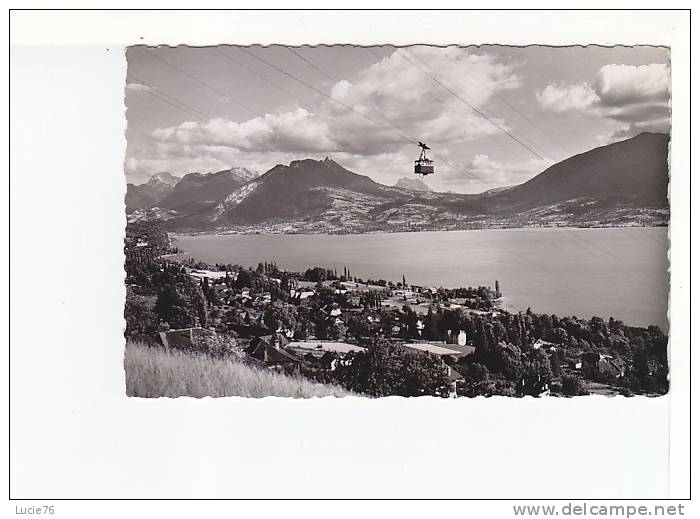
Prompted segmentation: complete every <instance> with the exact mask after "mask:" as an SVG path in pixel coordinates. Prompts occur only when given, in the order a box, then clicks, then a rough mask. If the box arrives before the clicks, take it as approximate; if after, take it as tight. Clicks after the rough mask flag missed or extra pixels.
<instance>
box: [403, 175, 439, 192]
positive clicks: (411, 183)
mask: <svg viewBox="0 0 700 519" xmlns="http://www.w3.org/2000/svg"><path fill="white" fill-rule="evenodd" d="M394 187H399V188H401V189H410V190H411V191H431V192H432V189H430V188H429V187H428V186H427V185H426V184H425V182H423V181H422V180H421V179H419V178H408V177H401V178H400V179H398V180H397V181H396V184H394Z"/></svg>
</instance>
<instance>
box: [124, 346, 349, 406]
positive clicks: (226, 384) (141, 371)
mask: <svg viewBox="0 0 700 519" xmlns="http://www.w3.org/2000/svg"><path fill="white" fill-rule="evenodd" d="M124 370H125V373H126V394H127V395H128V396H137V397H148V398H153V397H161V396H166V397H178V396H191V397H197V398H201V397H205V396H213V397H219V396H245V397H253V398H260V397H265V396H282V397H292V398H313V397H324V396H335V397H343V396H350V395H352V393H350V392H349V391H347V390H345V389H343V388H341V387H339V386H334V385H327V384H317V383H315V382H312V381H310V380H307V379H303V378H296V377H290V376H287V375H284V374H280V373H274V372H271V371H266V370H262V369H257V368H254V367H251V366H247V365H245V364H242V363H239V362H236V361H234V360H225V359H216V358H212V357H209V356H207V355H203V354H193V353H186V352H180V351H172V350H171V351H166V350H163V349H160V348H155V347H150V346H147V345H145V344H142V343H135V342H131V341H129V342H127V344H126V352H125V356H124Z"/></svg>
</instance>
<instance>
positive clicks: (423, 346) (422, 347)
mask: <svg viewBox="0 0 700 519" xmlns="http://www.w3.org/2000/svg"><path fill="white" fill-rule="evenodd" d="M403 346H404V347H405V348H410V349H412V350H418V351H424V352H426V353H433V354H435V355H441V356H442V355H449V356H451V357H455V358H458V357H463V356H464V355H465V353H464V352H463V351H460V350H457V349H454V348H450V345H449V344H444V343H438V342H406V343H404V344H403Z"/></svg>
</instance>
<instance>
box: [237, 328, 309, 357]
mask: <svg viewBox="0 0 700 519" xmlns="http://www.w3.org/2000/svg"><path fill="white" fill-rule="evenodd" d="M288 344H289V341H288V340H287V338H286V337H285V336H284V335H282V334H279V333H275V334H272V335H263V336H262V337H257V338H255V339H253V341H252V342H251V343H250V346H248V347H247V348H246V349H245V352H246V353H247V354H248V355H250V356H251V357H252V358H254V359H256V360H259V361H262V362H264V363H266V364H299V363H301V362H302V359H300V358H298V357H297V356H295V355H293V354H291V353H289V352H288V351H285V349H284V348H285V347H286V346H287V345H288Z"/></svg>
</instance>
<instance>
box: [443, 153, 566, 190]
mask: <svg viewBox="0 0 700 519" xmlns="http://www.w3.org/2000/svg"><path fill="white" fill-rule="evenodd" d="M553 163H554V161H552V160H549V159H537V158H533V159H530V160H527V161H521V162H505V161H499V160H496V159H493V158H491V157H489V156H488V155H487V154H485V153H478V154H476V155H474V156H473V157H472V158H471V159H470V160H469V161H468V162H467V163H466V164H465V167H464V168H460V169H459V170H457V169H453V168H449V167H442V168H441V171H440V181H441V182H442V183H444V185H445V186H449V187H450V188H453V189H454V188H459V189H460V190H463V191H469V192H479V191H484V190H486V189H493V188H497V187H505V186H511V185H515V184H521V183H523V182H527V181H528V180H530V179H531V178H532V177H534V176H535V175H538V174H539V173H542V172H543V171H544V170H545V169H547V168H548V167H549V166H551V165H552V164H553Z"/></svg>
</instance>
